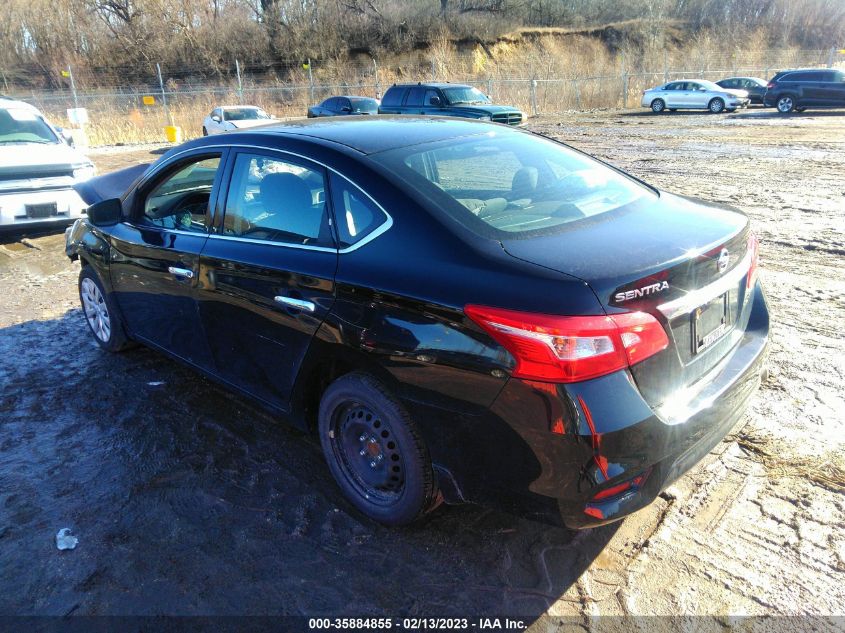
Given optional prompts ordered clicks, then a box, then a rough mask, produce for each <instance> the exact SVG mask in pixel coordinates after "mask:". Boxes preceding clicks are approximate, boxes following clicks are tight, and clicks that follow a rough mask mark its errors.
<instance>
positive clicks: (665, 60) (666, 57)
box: [663, 51, 669, 84]
mask: <svg viewBox="0 0 845 633" xmlns="http://www.w3.org/2000/svg"><path fill="white" fill-rule="evenodd" d="M663 83H665V84H666V83H669V53H667V52H666V51H663Z"/></svg>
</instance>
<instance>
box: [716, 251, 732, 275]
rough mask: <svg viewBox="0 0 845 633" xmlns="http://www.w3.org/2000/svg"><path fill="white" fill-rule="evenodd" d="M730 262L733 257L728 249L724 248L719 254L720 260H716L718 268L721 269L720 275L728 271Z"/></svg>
mask: <svg viewBox="0 0 845 633" xmlns="http://www.w3.org/2000/svg"><path fill="white" fill-rule="evenodd" d="M730 261H731V255H730V253H728V249H726V248H723V249H722V252H721V253H719V259H717V260H716V267H717V268H718V269H719V272H720V273H723V272H725V271H726V270H727V269H728V264H729V263H730Z"/></svg>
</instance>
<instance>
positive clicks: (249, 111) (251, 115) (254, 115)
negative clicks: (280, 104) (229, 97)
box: [223, 108, 270, 121]
mask: <svg viewBox="0 0 845 633" xmlns="http://www.w3.org/2000/svg"><path fill="white" fill-rule="evenodd" d="M269 118H270V115H269V114H267V113H266V112H265V111H264V110H261V109H259V108H226V109H225V110H223V120H224V121H247V120H250V119H269Z"/></svg>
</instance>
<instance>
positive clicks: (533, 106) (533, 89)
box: [531, 79, 538, 116]
mask: <svg viewBox="0 0 845 633" xmlns="http://www.w3.org/2000/svg"><path fill="white" fill-rule="evenodd" d="M531 113H532V116H537V114H538V112H537V80H536V79H532V80H531Z"/></svg>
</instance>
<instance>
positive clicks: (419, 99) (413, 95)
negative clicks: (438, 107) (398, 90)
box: [405, 86, 425, 106]
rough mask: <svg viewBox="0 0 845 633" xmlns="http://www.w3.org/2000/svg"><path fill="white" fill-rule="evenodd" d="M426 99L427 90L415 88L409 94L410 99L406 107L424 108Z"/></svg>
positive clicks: (419, 87)
mask: <svg viewBox="0 0 845 633" xmlns="http://www.w3.org/2000/svg"><path fill="white" fill-rule="evenodd" d="M424 99H425V88H423V87H421V86H415V87H414V88H411V91H410V92H409V93H408V99H407V100H406V101H405V105H407V106H422V105H423V103H424Z"/></svg>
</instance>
